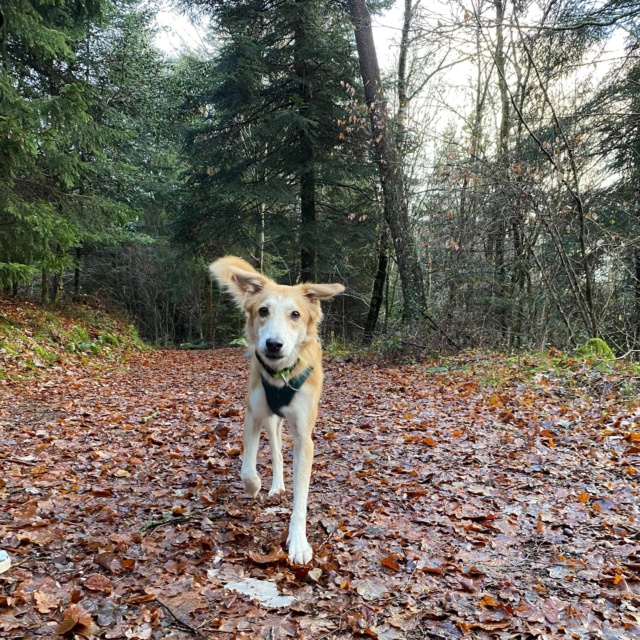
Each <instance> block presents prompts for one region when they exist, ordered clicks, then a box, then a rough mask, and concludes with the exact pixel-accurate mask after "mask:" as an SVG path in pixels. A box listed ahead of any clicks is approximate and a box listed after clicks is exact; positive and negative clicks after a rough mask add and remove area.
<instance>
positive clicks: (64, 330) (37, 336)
mask: <svg viewBox="0 0 640 640" xmlns="http://www.w3.org/2000/svg"><path fill="white" fill-rule="evenodd" d="M143 349H145V345H144V344H143V342H142V340H141V339H140V337H139V336H138V333H137V331H136V329H135V327H133V326H132V325H131V324H129V323H128V322H127V321H126V320H125V319H123V318H121V317H118V316H117V315H114V314H110V313H107V312H106V311H104V310H103V309H101V308H99V307H97V306H95V305H90V304H68V305H64V306H61V307H56V308H55V309H54V308H47V307H42V306H40V305H37V304H35V303H33V302H30V301H27V300H14V299H9V298H3V297H0V381H3V380H4V381H6V380H14V381H17V380H22V379H30V378H33V377H38V376H40V375H42V374H43V373H44V372H47V371H52V370H53V371H64V370H65V369H66V368H68V367H73V366H77V365H87V364H93V365H97V366H99V365H100V364H101V363H106V362H113V361H123V360H124V359H125V358H126V356H127V354H128V353H129V352H132V351H140V350H143Z"/></svg>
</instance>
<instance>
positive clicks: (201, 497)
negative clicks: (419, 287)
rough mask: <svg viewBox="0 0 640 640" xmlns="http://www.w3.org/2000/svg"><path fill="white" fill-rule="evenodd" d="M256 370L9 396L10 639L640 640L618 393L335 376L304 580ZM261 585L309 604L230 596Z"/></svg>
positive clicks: (613, 389)
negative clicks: (275, 481) (243, 472)
mask: <svg viewBox="0 0 640 640" xmlns="http://www.w3.org/2000/svg"><path fill="white" fill-rule="evenodd" d="M246 364H247V363H246V360H245V359H244V358H243V354H242V353H241V352H240V351H238V350H218V351H214V352H211V351H209V352H175V351H169V352H159V353H154V354H144V355H139V356H136V357H135V358H134V359H133V361H132V362H131V363H130V365H129V368H128V369H124V368H122V367H119V368H118V367H114V370H113V371H105V372H104V373H103V375H101V376H100V377H83V376H82V375H81V374H79V373H78V372H76V373H75V374H74V373H73V372H71V373H72V375H59V376H58V377H57V378H56V379H50V380H49V381H40V382H37V383H33V384H31V385H30V386H28V387H17V386H16V387H11V386H9V387H8V388H5V389H4V390H3V391H2V392H0V393H1V395H0V458H2V460H0V465H1V468H2V475H1V477H0V505H1V507H2V508H1V510H0V549H4V550H6V551H7V552H8V553H9V554H10V556H11V558H12V560H13V563H14V567H13V568H12V569H10V570H9V571H8V572H6V573H3V574H0V637H10V638H22V637H36V636H38V637H47V636H54V635H56V634H57V633H67V634H68V635H69V637H71V636H73V635H74V634H75V635H79V636H81V637H82V636H86V637H103V638H188V637H196V634H197V635H199V636H200V637H203V638H209V637H211V638H218V637H219V638H234V637H237V638H241V637H246V638H267V639H278V638H286V637H297V638H310V639H311V638H313V639H319V638H326V639H329V638H350V637H353V636H361V637H374V638H376V637H377V638H381V639H388V640H389V639H394V638H458V637H472V638H514V637H517V638H526V637H540V638H554V637H563V636H566V637H575V638H637V637H640V630H639V629H640V626H639V620H640V613H639V609H638V607H639V606H640V599H639V596H638V594H639V593H640V582H638V580H639V578H638V572H639V571H640V519H639V517H638V509H639V505H640V503H639V502H638V491H639V489H638V485H637V481H638V472H637V471H636V468H635V467H636V466H637V465H638V464H640V462H639V461H638V454H639V453H640V448H638V445H637V444H634V441H635V440H636V438H635V437H634V435H635V434H634V429H636V428H637V425H638V421H639V415H640V414H639V413H638V410H637V407H634V406H630V405H631V403H630V402H628V400H629V399H628V398H625V397H624V396H623V395H622V391H621V388H620V386H619V385H618V386H616V384H614V383H612V382H611V381H610V380H608V379H607V378H606V377H603V376H599V375H593V376H591V377H589V376H588V375H581V377H580V378H579V379H578V378H576V379H572V380H569V378H568V377H566V376H565V377H563V375H562V374H558V373H554V372H553V371H550V372H547V373H544V372H542V373H537V374H531V375H530V376H529V377H527V376H525V375H524V374H522V372H521V371H520V370H519V369H517V366H516V365H513V364H512V365H509V366H510V367H511V369H509V368H508V367H507V365H503V363H502V362H501V361H499V360H498V359H494V360H491V359H488V358H475V359H468V360H467V361H465V362H463V361H460V362H458V363H457V365H456V366H455V367H452V366H449V367H448V368H446V367H435V368H431V369H429V368H427V367H425V366H401V367H390V368H382V367H377V366H375V365H373V364H372V363H365V364H362V363H344V362H328V363H327V366H326V374H327V376H326V377H327V379H326V383H325V393H324V398H323V402H322V409H321V417H320V420H319V423H318V426H317V430H316V461H315V465H314V477H313V480H312V489H311V495H310V504H309V541H310V543H311V544H312V546H313V547H314V551H315V554H316V557H315V559H314V562H313V564H312V565H311V567H309V568H305V569H292V568H290V567H288V566H287V564H286V560H285V559H284V558H285V555H286V554H284V553H283V552H282V549H284V542H285V540H286V527H287V524H286V523H287V521H288V512H289V508H290V504H289V502H288V501H285V502H284V503H283V504H281V505H277V504H268V503H266V501H265V502H263V503H259V502H255V503H254V502H252V501H251V500H250V499H249V498H247V497H246V496H245V495H244V494H243V491H242V487H241V484H240V482H239V466H240V461H239V455H240V452H241V424H242V413H243V396H244V386H245V383H246V371H245V370H246ZM503 366H504V367H505V370H504V372H503V373H501V372H500V371H499V369H500V368H501V367H503ZM637 440H640V435H638V437H637ZM285 448H286V456H285V473H286V483H287V488H288V489H289V491H290V486H291V485H290V475H291V474H290V472H291V464H290V446H288V445H287V444H285ZM266 454H267V450H266V444H263V448H262V449H261V455H260V458H259V464H260V468H261V469H262V478H263V487H265V486H266V487H268V483H269V480H270V466H269V464H268V457H267V455H266ZM263 494H264V495H265V496H266V490H264V489H263ZM289 499H290V494H289ZM169 518H173V519H174V520H172V521H167V519H169ZM179 518H184V521H182V522H179V521H178V519H179ZM163 519H164V520H165V522H164V523H163V524H159V525H158V526H155V527H152V525H153V524H158V522H157V521H160V520H163ZM152 521H155V522H152ZM145 525H146V526H148V527H149V528H148V530H147V531H144V532H143V531H142V529H143V528H144V527H145ZM248 578H254V579H258V580H262V581H269V582H270V583H272V584H273V585H275V586H276V587H277V590H278V595H280V596H292V597H293V600H291V599H289V600H279V601H276V602H275V603H272V605H267V604H260V602H259V601H258V600H252V599H251V598H250V597H248V596H246V595H242V594H239V593H237V591H236V590H232V589H229V588H225V585H227V584H229V583H236V584H237V583H240V584H241V585H242V584H244V585H245V586H246V585H247V584H250V582H249V581H248V580H247V579H248ZM255 585H256V583H253V586H254V587H255ZM283 603H284V606H275V605H276V604H283ZM572 634H573V635H572Z"/></svg>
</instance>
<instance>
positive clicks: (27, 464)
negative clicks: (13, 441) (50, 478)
mask: <svg viewBox="0 0 640 640" xmlns="http://www.w3.org/2000/svg"><path fill="white" fill-rule="evenodd" d="M0 460H7V461H8V462H15V463H16V464H23V465H24V466H25V467H35V466H36V464H38V463H37V462H33V461H32V460H20V458H13V457H12V456H9V457H8V458H0Z"/></svg>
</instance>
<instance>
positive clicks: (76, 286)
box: [73, 247, 82, 300]
mask: <svg viewBox="0 0 640 640" xmlns="http://www.w3.org/2000/svg"><path fill="white" fill-rule="evenodd" d="M81 273H82V247H78V248H77V249H76V267H75V269H74V272H73V298H74V300H76V299H78V298H79V297H80V274H81Z"/></svg>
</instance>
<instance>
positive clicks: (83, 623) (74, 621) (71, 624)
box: [57, 604, 94, 636]
mask: <svg viewBox="0 0 640 640" xmlns="http://www.w3.org/2000/svg"><path fill="white" fill-rule="evenodd" d="M93 626H94V623H93V618H92V617H91V614H90V613H89V612H88V611H87V610H86V609H85V608H84V607H83V606H81V605H79V604H70V605H69V606H68V607H67V608H66V609H65V610H64V611H63V613H62V622H60V624H59V625H58V628H57V633H58V635H60V636H62V635H64V634H65V633H68V632H69V631H71V630H72V629H76V627H87V628H92V627H93Z"/></svg>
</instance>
